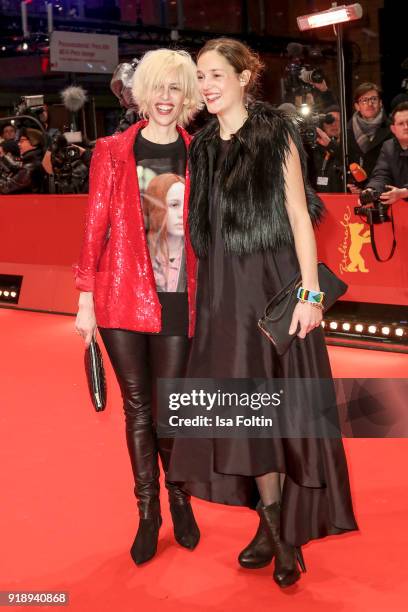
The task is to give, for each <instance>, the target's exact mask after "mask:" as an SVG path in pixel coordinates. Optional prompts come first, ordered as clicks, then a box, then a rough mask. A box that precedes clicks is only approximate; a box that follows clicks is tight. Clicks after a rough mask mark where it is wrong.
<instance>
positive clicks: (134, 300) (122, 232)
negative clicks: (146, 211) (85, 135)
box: [74, 121, 197, 337]
mask: <svg viewBox="0 0 408 612" xmlns="http://www.w3.org/2000/svg"><path fill="white" fill-rule="evenodd" d="M145 125H147V121H139V122H138V123H136V124H135V125H133V126H131V127H130V128H128V129H127V130H126V131H125V132H123V133H121V134H115V135H114V136H110V137H108V138H101V139H99V140H98V141H97V143H96V147H95V151H94V153H93V157H92V163H91V170H90V186H89V199H88V210H87V216H86V225H85V236H84V240H83V244H82V249H81V255H80V259H79V262H78V265H77V266H74V268H75V282H76V287H77V289H79V290H80V291H92V292H93V296H94V304H95V315H96V321H97V324H98V325H99V326H101V327H110V328H120V329H129V330H133V331H138V332H159V331H160V330H161V305H160V302H159V299H158V297H157V292H156V284H155V280H154V275H153V268H152V264H151V260H150V255H149V250H148V246H147V241H146V231H145V226H144V219H143V211H142V206H141V199H140V192H139V184H138V179H137V169H136V163H135V158H134V152H133V145H134V142H135V138H136V135H137V133H138V132H139V130H140V129H142V128H143V127H145ZM177 129H178V131H179V133H180V134H181V136H182V138H183V140H184V142H185V145H186V147H188V146H189V144H190V141H191V137H190V136H189V134H187V132H186V131H185V130H184V129H183V128H181V127H177ZM189 193H190V177H189V172H188V168H186V187H185V197H184V231H185V253H186V265H187V290H188V303H189V336H190V337H191V336H192V335H193V333H194V325H195V294H196V269H197V263H196V258H195V255H194V252H193V249H192V247H191V243H190V238H189V233H188V228H187V218H188V199H189Z"/></svg>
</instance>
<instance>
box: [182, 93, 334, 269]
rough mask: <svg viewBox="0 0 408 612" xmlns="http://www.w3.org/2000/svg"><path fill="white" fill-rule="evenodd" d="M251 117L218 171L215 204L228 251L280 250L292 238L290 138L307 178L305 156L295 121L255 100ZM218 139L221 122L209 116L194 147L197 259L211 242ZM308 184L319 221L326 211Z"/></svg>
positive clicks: (192, 207) (192, 217)
mask: <svg viewBox="0 0 408 612" xmlns="http://www.w3.org/2000/svg"><path fill="white" fill-rule="evenodd" d="M248 115H249V116H248V119H247V120H246V122H245V123H244V125H243V126H242V127H241V128H240V130H238V132H237V133H236V134H234V135H233V137H232V141H231V144H230V147H229V149H228V153H227V156H226V158H225V160H224V163H223V166H222V168H221V170H220V175H219V180H220V185H219V201H218V202H217V206H219V207H220V212H221V215H222V217H221V232H222V236H223V240H224V244H225V250H226V251H227V252H233V253H236V254H239V255H244V254H247V253H254V252H256V251H262V250H268V249H272V250H277V249H279V247H281V246H283V245H288V244H293V242H294V241H293V234H292V230H291V227H290V223H289V218H288V214H287V211H286V207H285V179H284V172H283V166H284V163H285V158H286V156H287V154H288V151H289V147H290V138H291V139H292V140H293V141H294V143H295V144H296V146H297V148H298V150H299V154H300V159H301V163H302V168H303V176H304V177H306V159H305V157H306V156H305V152H304V149H303V145H302V142H301V139H300V135H299V131H298V129H297V127H296V126H295V125H294V123H293V122H292V121H291V120H290V119H288V118H287V116H286V115H284V114H283V113H282V112H281V111H278V110H275V109H273V108H272V106H271V105H269V104H267V103H264V102H255V103H254V104H252V105H251V106H250V107H249V109H248ZM218 137H219V123H218V121H217V120H216V119H215V120H211V121H210V123H209V124H208V125H206V126H205V127H204V128H203V129H202V130H201V131H200V132H199V133H198V134H197V136H195V138H194V139H193V142H192V144H191V146H190V155H189V157H190V162H189V163H190V174H191V187H190V204H189V227H190V237H191V243H192V245H193V248H194V251H195V253H196V254H197V256H198V257H205V256H206V255H207V253H208V246H209V243H210V241H211V228H210V222H209V195H210V194H209V190H210V189H211V188H212V187H211V184H212V178H213V167H214V161H215V155H216V143H217V139H218ZM304 182H305V191H306V199H307V205H308V210H309V214H310V217H311V219H312V222H313V223H314V224H315V223H317V222H318V221H319V220H320V218H321V216H322V214H323V203H322V201H321V200H320V198H319V197H318V196H317V195H316V194H315V193H314V191H313V190H312V188H311V187H310V186H309V185H308V183H307V181H306V179H304Z"/></svg>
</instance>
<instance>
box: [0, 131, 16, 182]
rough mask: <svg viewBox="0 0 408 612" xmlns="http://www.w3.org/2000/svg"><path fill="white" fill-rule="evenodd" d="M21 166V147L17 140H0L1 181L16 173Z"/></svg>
mask: <svg viewBox="0 0 408 612" xmlns="http://www.w3.org/2000/svg"><path fill="white" fill-rule="evenodd" d="M20 168H21V162H20V149H19V148H18V144H17V143H16V141H15V140H3V141H2V142H0V182H1V181H2V180H7V179H8V178H10V177H12V176H13V175H14V174H16V173H17V172H18V171H19V170H20Z"/></svg>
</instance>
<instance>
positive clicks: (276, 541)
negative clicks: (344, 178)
mask: <svg viewBox="0 0 408 612" xmlns="http://www.w3.org/2000/svg"><path fill="white" fill-rule="evenodd" d="M259 513H260V516H261V519H262V521H263V523H264V525H265V527H266V529H267V530H268V533H269V537H270V542H271V544H272V546H273V549H274V555H275V570H274V572H273V579H274V580H275V582H276V584H278V585H279V586H280V587H281V588H285V587H288V586H291V585H292V584H295V582H297V581H298V580H299V578H300V572H299V569H298V563H299V565H300V568H301V569H302V571H303V572H306V566H305V562H304V560H303V555H302V550H301V548H300V547H296V546H292V545H291V544H288V543H287V542H283V541H282V540H281V539H280V514H281V506H280V503H279V502H276V503H274V504H271V505H270V506H266V507H265V506H263V507H261V508H260V509H259Z"/></svg>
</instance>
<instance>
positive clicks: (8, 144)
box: [0, 107, 92, 195]
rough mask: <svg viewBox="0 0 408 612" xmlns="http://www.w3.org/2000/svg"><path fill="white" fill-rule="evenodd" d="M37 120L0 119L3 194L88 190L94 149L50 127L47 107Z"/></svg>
mask: <svg viewBox="0 0 408 612" xmlns="http://www.w3.org/2000/svg"><path fill="white" fill-rule="evenodd" d="M38 119H39V121H40V124H41V126H40V125H37V124H36V123H34V122H32V123H31V122H30V121H29V120H24V121H23V122H21V121H20V120H16V121H14V122H4V123H3V124H1V122H0V194H1V195H12V194H24V193H59V194H63V193H87V192H88V174H89V166H90V160H91V157H92V150H91V149H90V148H85V147H80V146H78V145H72V144H69V143H68V141H67V139H66V137H65V136H64V135H63V134H61V133H59V131H58V130H56V129H55V128H50V127H49V125H48V111H47V108H46V107H45V110H44V112H43V113H42V116H40V117H39V118H38ZM32 125H34V126H36V127H32ZM40 127H42V129H40Z"/></svg>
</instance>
